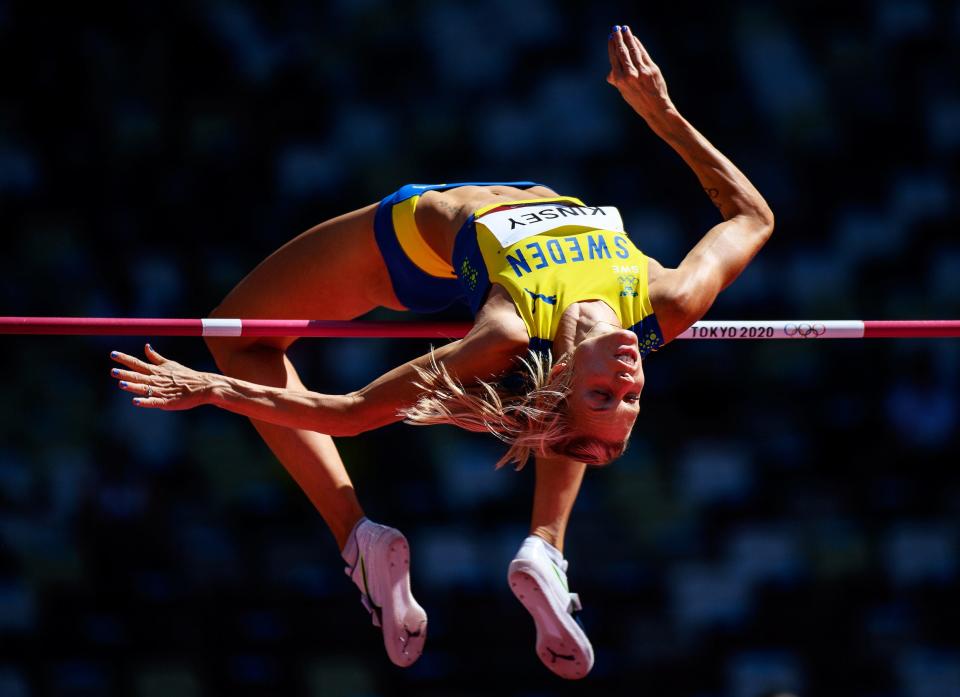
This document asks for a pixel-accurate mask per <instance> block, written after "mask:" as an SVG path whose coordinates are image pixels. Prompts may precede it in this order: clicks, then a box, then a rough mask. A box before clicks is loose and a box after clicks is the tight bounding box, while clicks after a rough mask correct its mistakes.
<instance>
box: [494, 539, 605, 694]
mask: <svg viewBox="0 0 960 697" xmlns="http://www.w3.org/2000/svg"><path fill="white" fill-rule="evenodd" d="M548 547H549V545H548V543H547V542H546V541H545V540H543V539H541V538H539V537H537V536H535V535H531V536H529V537H528V538H527V539H525V540H524V541H523V544H522V545H521V546H520V550H519V551H518V552H517V556H516V557H514V559H513V561H512V562H510V568H509V570H508V572H507V580H508V581H509V583H510V590H512V591H513V594H514V595H515V596H517V600H519V601H520V602H521V603H523V606H524V607H525V608H527V611H528V612H529V613H530V614H531V615H533V621H534V624H536V626H537V655H538V656H540V660H541V661H543V664H544V665H545V666H546V667H547V668H549V669H550V670H552V671H553V672H554V673H556V674H557V675H559V676H560V677H561V678H565V679H567V680H577V679H579V678H582V677H584V676H586V674H587V673H589V672H590V669H591V668H593V647H592V646H591V645H590V640H589V639H588V638H587V635H586V634H585V633H584V631H583V629H581V628H580V624H579V623H578V622H577V621H576V619H574V613H575V612H579V611H580V598H579V597H578V596H577V594H576V593H571V592H570V588H569V586H568V585H567V560H566V559H564V558H563V557H562V556H561V555H560V553H559V552H558V551H557V550H556V549H554V548H553V547H550V548H549V550H548ZM551 552H552V554H551ZM551 557H553V558H551ZM555 560H556V562H555Z"/></svg>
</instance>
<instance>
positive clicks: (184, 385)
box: [110, 344, 211, 410]
mask: <svg viewBox="0 0 960 697" xmlns="http://www.w3.org/2000/svg"><path fill="white" fill-rule="evenodd" d="M144 353H145V354H146V356H147V360H149V361H150V362H149V363H144V362H143V361H141V360H139V359H137V358H134V357H133V356H128V355H127V354H125V353H120V352H119V351H114V352H113V353H111V354H110V358H112V359H113V360H115V361H116V362H117V363H119V364H121V365H123V366H126V367H127V368H129V369H130V370H121V369H119V368H114V369H113V370H112V371H110V374H111V375H112V376H113V377H115V378H117V379H118V380H119V381H120V384H119V385H120V389H121V390H126V391H127V392H132V393H133V395H134V399H133V403H134V404H135V405H137V406H138V407H153V408H157V409H168V410H177V409H192V408H193V407H198V406H200V405H201V404H207V403H208V402H209V397H210V390H209V389H208V388H209V387H210V385H211V381H210V379H209V378H210V375H209V374H208V373H201V372H199V371H196V370H193V369H191V368H188V367H187V366H185V365H181V364H179V363H177V362H175V361H168V360H167V359H166V358H164V357H163V356H161V355H160V354H159V353H157V352H156V351H154V350H153V347H152V346H150V344H147V345H146V348H145V350H144Z"/></svg>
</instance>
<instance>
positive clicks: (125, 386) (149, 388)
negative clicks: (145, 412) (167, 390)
mask: <svg viewBox="0 0 960 697" xmlns="http://www.w3.org/2000/svg"><path fill="white" fill-rule="evenodd" d="M117 386H118V387H119V388H120V389H121V390H123V391H125V392H132V393H133V394H137V395H146V396H147V397H152V396H153V395H154V394H156V392H157V390H158V389H159V388H157V387H155V386H154V385H147V384H146V383H142V382H127V381H126V380H121V381H120V382H119V383H118V384H117Z"/></svg>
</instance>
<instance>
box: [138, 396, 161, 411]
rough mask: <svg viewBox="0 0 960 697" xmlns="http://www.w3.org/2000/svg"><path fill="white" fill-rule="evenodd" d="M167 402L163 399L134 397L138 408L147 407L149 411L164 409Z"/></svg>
mask: <svg viewBox="0 0 960 697" xmlns="http://www.w3.org/2000/svg"><path fill="white" fill-rule="evenodd" d="M166 404H167V400H166V399H164V398H163V397H150V398H147V397H134V399H133V405H134V406H136V407H145V408H147V409H163V407H164V406H166Z"/></svg>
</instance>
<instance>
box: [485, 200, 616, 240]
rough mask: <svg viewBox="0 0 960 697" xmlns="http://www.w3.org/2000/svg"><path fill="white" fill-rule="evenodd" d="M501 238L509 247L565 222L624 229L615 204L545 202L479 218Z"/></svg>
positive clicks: (495, 235) (600, 228)
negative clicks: (578, 204) (577, 204)
mask: <svg viewBox="0 0 960 697" xmlns="http://www.w3.org/2000/svg"><path fill="white" fill-rule="evenodd" d="M476 222H477V224H478V225H483V226H484V227H486V228H487V229H488V230H489V231H490V232H491V233H493V236H494V237H496V238H497V241H499V242H500V246H501V247H504V248H506V247H509V246H510V245H512V244H516V243H517V242H520V241H521V240H525V239H526V238H528V237H532V236H533V235H539V234H541V233H544V232H547V231H548V230H553V229H555V228H558V227H562V226H564V225H577V226H582V227H587V228H593V229H596V230H612V231H614V232H623V231H624V230H623V220H621V219H620V211H618V210H617V209H616V208H615V207H614V206H576V205H564V204H557V203H544V204H538V205H535V206H522V207H519V208H510V209H507V210H505V211H498V212H496V213H487V214H486V215H483V216H481V217H480V218H477V221H476Z"/></svg>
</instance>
